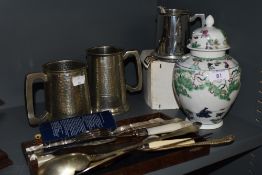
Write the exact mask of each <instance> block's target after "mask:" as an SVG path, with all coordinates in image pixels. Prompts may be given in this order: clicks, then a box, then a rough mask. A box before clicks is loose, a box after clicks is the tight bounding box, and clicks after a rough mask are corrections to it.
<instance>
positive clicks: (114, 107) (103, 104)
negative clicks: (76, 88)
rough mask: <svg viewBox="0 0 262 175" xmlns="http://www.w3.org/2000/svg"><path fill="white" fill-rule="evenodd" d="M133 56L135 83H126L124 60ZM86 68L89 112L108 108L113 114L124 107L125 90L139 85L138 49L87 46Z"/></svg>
mask: <svg viewBox="0 0 262 175" xmlns="http://www.w3.org/2000/svg"><path fill="white" fill-rule="evenodd" d="M128 58H135V60H136V61H135V63H136V70H137V84H136V85H135V86H131V85H128V84H126V81H125V75H124V69H125V68H124V61H125V60H127V59H128ZM87 62H88V65H89V68H90V74H89V75H90V77H89V80H90V83H89V84H90V97H91V106H92V111H93V112H101V111H104V110H109V111H111V112H112V114H113V115H117V114H121V113H123V112H126V111H128V109H129V106H128V103H127V101H126V90H128V91H129V92H135V91H139V90H141V88H142V71H141V63H140V60H139V55H138V51H135V50H134V51H124V50H122V49H118V48H115V47H113V46H99V47H93V48H89V49H87Z"/></svg>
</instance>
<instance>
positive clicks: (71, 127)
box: [39, 111, 116, 144]
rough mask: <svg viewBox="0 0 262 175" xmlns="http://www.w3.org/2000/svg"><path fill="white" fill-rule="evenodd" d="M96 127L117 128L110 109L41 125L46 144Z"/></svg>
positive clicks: (40, 128)
mask: <svg viewBox="0 0 262 175" xmlns="http://www.w3.org/2000/svg"><path fill="white" fill-rule="evenodd" d="M96 128H106V129H109V130H114V129H116V121H115V119H114V117H113V115H112V113H111V112H110V111H104V112H98V113H93V114H86V115H82V116H76V117H72V118H67V119H61V120H56V121H51V122H45V123H43V124H41V125H40V126H39V130H40V133H41V136H42V140H43V143H44V144H49V143H52V142H56V141H61V140H66V139H69V138H71V137H74V136H77V135H79V134H81V133H84V132H86V131H89V130H93V129H96Z"/></svg>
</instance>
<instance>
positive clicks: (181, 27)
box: [155, 6, 205, 62]
mask: <svg viewBox="0 0 262 175" xmlns="http://www.w3.org/2000/svg"><path fill="white" fill-rule="evenodd" d="M158 8H159V15H158V18H157V36H156V42H157V48H156V50H155V56H157V57H158V58H159V59H162V60H164V61H171V62H173V61H174V60H176V59H177V58H178V57H180V56H182V55H184V54H185V53H186V49H187V48H186V45H187V44H188V40H189V24H190V22H193V21H195V20H196V18H200V19H201V22H202V27H203V26H204V24H205V15H204V14H194V15H193V16H191V15H190V13H189V11H188V10H183V9H169V8H165V7H162V6H158Z"/></svg>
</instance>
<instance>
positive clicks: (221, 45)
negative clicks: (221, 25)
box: [187, 15, 230, 52]
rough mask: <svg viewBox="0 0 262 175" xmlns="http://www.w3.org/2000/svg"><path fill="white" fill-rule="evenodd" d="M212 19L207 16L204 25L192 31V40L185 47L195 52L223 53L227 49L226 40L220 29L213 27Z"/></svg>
mask: <svg viewBox="0 0 262 175" xmlns="http://www.w3.org/2000/svg"><path fill="white" fill-rule="evenodd" d="M213 25H214V18H213V16H211V15H209V16H208V17H207V18H206V25H205V27H203V28H198V29H196V30H194V31H193V33H192V38H191V41H190V43H189V44H188V45H187V47H188V48H189V49H191V50H195V51H203V52H209V51H212V52H214V51H225V50H227V49H229V48H230V47H229V45H228V42H227V38H226V36H225V34H224V32H223V31H222V30H221V29H218V28H216V27H214V26H213Z"/></svg>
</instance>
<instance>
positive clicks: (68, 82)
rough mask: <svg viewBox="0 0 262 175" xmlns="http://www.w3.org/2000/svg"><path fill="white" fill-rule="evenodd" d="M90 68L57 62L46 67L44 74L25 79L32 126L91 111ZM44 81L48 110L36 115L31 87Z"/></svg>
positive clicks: (28, 110) (32, 75) (29, 75)
mask: <svg viewBox="0 0 262 175" xmlns="http://www.w3.org/2000/svg"><path fill="white" fill-rule="evenodd" d="M87 76H88V75H87V65H86V64H85V63H83V62H80V61H74V60H58V61H54V62H49V63H46V64H44V65H43V73H42V72H40V73H31V74H28V75H27V76H26V103H27V113H28V119H29V123H30V124H31V125H37V124H40V123H43V122H45V121H51V120H57V119H63V118H69V117H73V116H76V115H82V114H87V113H90V112H91V105H90V97H89V87H88V77H87ZM37 79H40V80H43V81H44V92H45V106H46V111H45V112H44V113H43V114H42V115H41V116H39V117H36V116H35V113H34V105H33V92H32V87H33V83H34V82H35V80H37Z"/></svg>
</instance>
